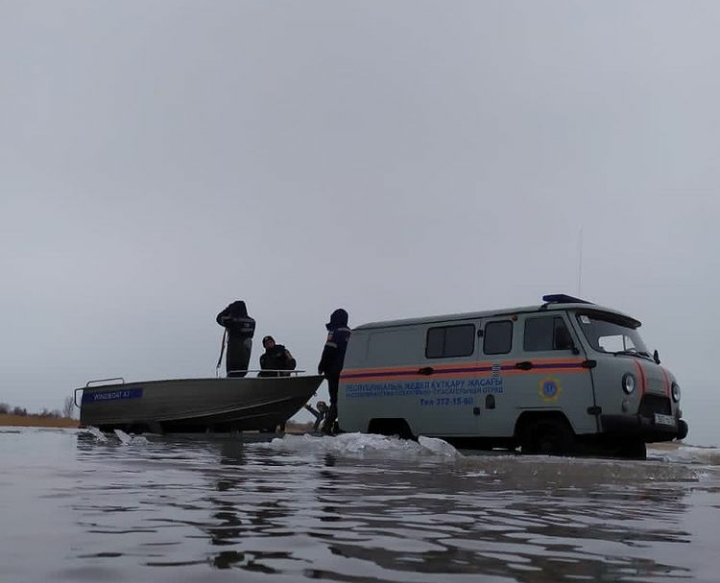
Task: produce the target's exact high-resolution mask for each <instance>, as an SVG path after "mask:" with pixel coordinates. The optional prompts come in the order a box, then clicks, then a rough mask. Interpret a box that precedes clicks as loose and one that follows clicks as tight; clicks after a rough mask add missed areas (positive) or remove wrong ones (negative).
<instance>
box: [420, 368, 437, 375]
mask: <svg viewBox="0 0 720 583" xmlns="http://www.w3.org/2000/svg"><path fill="white" fill-rule="evenodd" d="M418 372H419V373H420V374H424V375H431V374H432V373H434V372H435V371H434V370H433V367H431V366H425V367H423V368H421V369H420V370H419V371H418Z"/></svg>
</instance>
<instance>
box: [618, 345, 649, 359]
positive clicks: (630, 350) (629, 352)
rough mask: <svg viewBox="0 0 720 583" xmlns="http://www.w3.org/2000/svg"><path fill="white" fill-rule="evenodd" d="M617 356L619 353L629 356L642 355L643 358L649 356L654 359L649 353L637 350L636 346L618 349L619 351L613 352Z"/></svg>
mask: <svg viewBox="0 0 720 583" xmlns="http://www.w3.org/2000/svg"><path fill="white" fill-rule="evenodd" d="M613 354H614V355H615V356H618V355H619V354H626V355H629V356H642V357H643V358H647V359H650V360H652V357H651V356H650V354H649V353H647V352H645V351H642V350H635V349H634V348H628V349H626V350H618V351H617V352H613Z"/></svg>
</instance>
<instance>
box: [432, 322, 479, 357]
mask: <svg viewBox="0 0 720 583" xmlns="http://www.w3.org/2000/svg"><path fill="white" fill-rule="evenodd" d="M474 352H475V326H474V325H473V324H462V325H460V326H438V327H437V328H430V329H429V330H428V332H427V343H426V344H425V357H426V358H453V357H458V356H470V355H471V354H473V353H474Z"/></svg>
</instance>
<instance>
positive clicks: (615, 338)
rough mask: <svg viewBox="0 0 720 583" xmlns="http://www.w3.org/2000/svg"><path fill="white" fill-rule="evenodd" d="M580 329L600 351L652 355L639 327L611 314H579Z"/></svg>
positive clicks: (647, 356)
mask: <svg viewBox="0 0 720 583" xmlns="http://www.w3.org/2000/svg"><path fill="white" fill-rule="evenodd" d="M577 319H578V322H579V323H580V329H581V330H582V331H583V334H585V338H587V340H588V342H589V343H590V345H591V346H592V347H593V348H594V349H595V350H599V351H600V352H609V353H611V354H637V355H640V356H644V357H646V358H649V357H650V353H649V352H648V349H647V347H646V346H645V343H644V342H643V340H642V338H641V337H640V334H639V333H638V331H637V328H634V327H633V326H630V325H629V324H625V323H623V321H622V320H619V319H617V318H613V317H612V315H610V314H598V313H593V314H582V313H580V314H578V315H577Z"/></svg>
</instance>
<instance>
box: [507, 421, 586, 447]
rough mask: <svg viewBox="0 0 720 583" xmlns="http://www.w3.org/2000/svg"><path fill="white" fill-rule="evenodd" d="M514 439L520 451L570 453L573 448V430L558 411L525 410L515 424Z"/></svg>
mask: <svg viewBox="0 0 720 583" xmlns="http://www.w3.org/2000/svg"><path fill="white" fill-rule="evenodd" d="M515 439H516V440H517V442H518V443H519V444H520V449H521V451H522V453H524V454H525V453H528V454H545V455H570V454H572V453H573V452H574V450H575V441H576V440H575V432H574V431H573V428H572V426H571V425H570V422H569V421H568V419H567V417H566V416H565V414H564V413H561V412H560V411H526V412H524V413H523V414H522V415H520V417H518V420H517V422H516V424H515Z"/></svg>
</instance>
